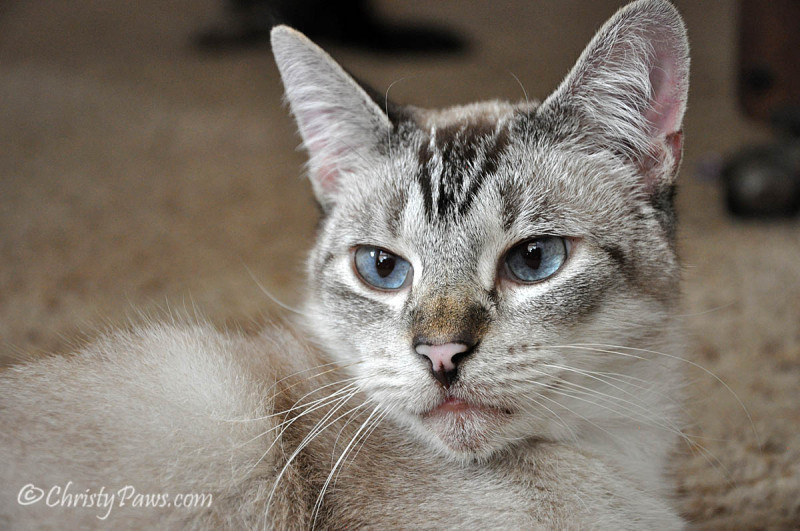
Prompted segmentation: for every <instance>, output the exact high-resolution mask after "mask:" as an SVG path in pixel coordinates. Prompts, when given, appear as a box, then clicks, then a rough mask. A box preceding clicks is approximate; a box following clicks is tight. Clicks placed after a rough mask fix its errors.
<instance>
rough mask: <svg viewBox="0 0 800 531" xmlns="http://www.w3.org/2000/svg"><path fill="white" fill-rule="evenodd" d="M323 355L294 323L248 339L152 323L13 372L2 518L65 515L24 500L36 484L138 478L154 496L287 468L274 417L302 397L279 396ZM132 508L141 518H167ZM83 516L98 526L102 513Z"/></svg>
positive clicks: (4, 409)
mask: <svg viewBox="0 0 800 531" xmlns="http://www.w3.org/2000/svg"><path fill="white" fill-rule="evenodd" d="M312 355H313V353H312V351H311V350H309V349H308V348H307V347H305V346H304V345H303V342H302V341H301V340H300V339H299V338H298V337H297V336H296V334H295V333H294V332H292V331H291V330H290V329H288V328H286V327H278V326H271V327H267V328H266V329H265V330H264V331H263V332H262V333H261V334H259V335H246V334H243V333H239V332H233V331H220V330H217V329H215V328H214V327H213V326H211V325H209V324H205V323H191V324H151V325H147V326H140V327H131V328H129V329H127V330H124V331H116V332H113V333H110V334H107V335H104V336H101V337H100V338H98V339H96V340H94V341H92V342H91V343H90V344H88V345H87V346H85V347H84V348H81V349H78V350H77V351H76V353H74V354H71V355H67V356H51V357H47V358H44V359H40V360H37V361H36V362H32V363H24V364H21V365H18V366H14V367H11V368H9V369H7V370H5V371H3V372H2V373H0V423H1V424H2V426H3V429H2V430H0V459H1V460H2V461H3V462H4V463H6V464H7V466H4V467H3V470H2V471H0V479H2V481H0V500H2V501H0V515H4V514H5V515H7V516H13V515H14V514H16V513H17V512H20V511H26V518H30V517H31V516H32V513H31V512H32V511H34V512H36V511H38V512H41V514H40V515H39V516H37V517H36V520H37V521H48V519H55V520H54V522H55V521H57V519H58V518H59V517H61V514H60V513H61V509H62V508H60V507H48V506H45V505H44V504H37V505H36V506H30V507H23V506H21V505H18V504H16V503H12V500H16V499H17V496H18V493H19V492H20V489H22V488H23V487H24V486H25V485H27V484H31V485H34V486H36V488H41V489H45V491H46V492H49V490H48V489H52V488H60V489H63V488H65V486H67V485H69V486H70V489H71V490H72V492H97V491H98V490H99V489H101V488H104V489H105V491H106V492H119V489H123V488H125V487H126V486H129V485H130V486H133V487H135V489H136V491H137V492H141V493H151V494H152V493H162V492H175V491H176V489H180V491H179V492H187V493H195V492H197V493H215V494H217V495H218V494H219V493H221V492H230V491H231V489H240V488H242V484H241V482H242V481H243V478H248V477H252V475H253V474H254V473H255V475H256V476H258V474H259V472H258V469H271V468H273V467H275V466H277V463H276V462H274V460H275V459H277V458H278V456H277V454H276V453H275V452H267V451H266V450H267V449H268V448H271V446H272V444H273V443H274V442H275V441H276V439H277V435H276V432H275V430H274V429H273V428H274V427H275V425H276V422H277V421H276V420H275V419H274V416H273V413H274V411H275V410H276V408H277V407H281V408H285V407H286V406H285V405H284V404H282V401H286V400H289V399H291V397H289V398H286V397H280V398H275V396H276V395H278V394H280V392H279V391H280V390H282V382H283V381H285V379H286V377H287V376H290V375H292V374H295V373H300V372H302V371H303V370H304V369H303V368H304V367H307V366H308V365H309V364H311V363H314V362H313V360H312ZM248 441H252V443H251V444H247V442H248ZM5 502H8V505H6V503H5ZM3 505H6V506H5V507H3ZM215 507H216V508H221V507H225V505H224V503H223V502H222V501H221V500H219V502H215ZM117 509H118V508H117ZM127 510H130V511H131V513H130V514H129V515H128V516H129V517H131V518H133V519H134V520H135V519H136V518H148V519H153V520H155V521H158V519H159V518H160V516H159V511H155V512H148V511H139V512H138V513H137V512H136V511H135V510H134V509H133V508H129V509H127ZM115 512H119V510H116V509H115ZM65 514H66V513H65ZM73 516H74V515H73ZM78 516H80V517H82V516H86V518H88V520H87V522H90V523H94V524H96V522H93V519H94V518H95V514H94V512H93V511H90V510H87V511H80V514H79V515H78ZM163 516H165V517H169V518H173V517H176V516H181V515H175V514H172V513H169V512H168V511H165V512H164V515H163ZM182 516H183V517H188V516H189V515H188V514H186V513H183V515H182ZM148 521H150V520H148Z"/></svg>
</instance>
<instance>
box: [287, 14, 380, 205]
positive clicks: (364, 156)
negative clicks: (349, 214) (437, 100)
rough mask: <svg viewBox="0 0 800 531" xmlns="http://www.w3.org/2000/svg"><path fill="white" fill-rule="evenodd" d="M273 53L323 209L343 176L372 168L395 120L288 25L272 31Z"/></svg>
mask: <svg viewBox="0 0 800 531" xmlns="http://www.w3.org/2000/svg"><path fill="white" fill-rule="evenodd" d="M272 52H273V54H274V55H275V61H276V63H277V64H278V70H279V71H280V74H281V78H282V80H283V85H284V87H285V88H286V99H287V100H289V105H290V106H291V109H292V114H294V117H295V120H296V121H297V125H298V127H299V129H300V135H301V136H302V137H303V146H304V147H305V148H306V149H307V150H308V154H309V161H308V165H309V176H310V178H311V183H312V186H313V188H314V193H315V194H316V196H317V199H318V200H319V202H320V204H321V205H322V207H323V209H326V210H327V209H328V208H329V207H330V206H331V205H332V204H333V203H334V202H335V199H336V194H337V192H338V190H339V188H340V184H341V181H342V179H345V178H347V177H348V175H350V174H353V173H356V172H358V171H359V170H360V169H368V168H369V167H370V163H372V164H373V167H374V158H375V157H376V156H378V151H377V149H378V145H379V143H380V142H381V141H384V140H385V139H386V138H387V136H388V133H389V131H390V130H391V127H392V124H391V122H390V120H389V118H388V116H387V114H386V113H385V112H383V111H382V110H381V108H380V107H379V106H378V105H377V104H376V103H375V101H374V100H373V99H372V98H371V97H370V96H369V95H368V94H367V93H366V91H365V90H364V89H363V88H362V87H361V86H360V85H359V84H358V83H356V81H355V80H354V79H353V78H352V77H351V76H350V75H348V74H347V73H346V72H345V71H344V69H342V67H341V66H339V64H338V63H336V61H334V60H333V59H332V58H331V57H330V56H329V55H328V54H327V53H325V52H324V51H323V50H322V49H321V48H320V47H319V46H317V45H316V44H314V43H313V42H311V41H310V40H309V39H308V38H307V37H306V36H305V35H303V34H302V33H300V32H298V31H295V30H293V29H292V28H289V27H287V26H276V27H275V28H273V30H272Z"/></svg>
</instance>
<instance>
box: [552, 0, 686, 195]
mask: <svg viewBox="0 0 800 531" xmlns="http://www.w3.org/2000/svg"><path fill="white" fill-rule="evenodd" d="M688 87H689V45H688V41H687V38H686V29H685V27H684V25H683V21H682V20H681V17H680V14H679V13H678V11H677V10H676V9H675V7H674V6H673V5H672V4H671V3H669V2H667V1H666V0H640V1H637V2H633V3H631V4H629V5H627V6H625V7H623V8H622V9H620V10H619V11H618V12H617V13H616V14H615V15H614V16H613V17H612V18H611V19H610V20H609V21H608V22H607V23H606V24H605V25H604V26H603V27H602V28H601V29H600V31H598V32H597V35H595V37H594V38H593V39H592V41H591V42H590V43H589V45H588V46H587V48H586V50H584V52H583V54H582V55H581V57H580V59H579V60H578V63H577V64H576V65H575V67H574V68H573V69H572V71H571V72H570V73H569V75H568V76H567V77H566V79H565V80H564V81H563V82H562V84H561V86H560V87H559V88H558V90H556V92H555V93H553V95H551V96H550V98H548V99H547V100H546V101H545V103H544V104H543V108H547V107H548V106H552V107H559V108H569V109H571V110H573V111H577V112H578V114H579V117H580V121H581V125H582V132H583V133H585V134H586V135H587V136H586V140H587V142H589V143H590V144H591V143H592V142H594V144H595V145H599V146H603V147H609V148H610V149H612V150H614V151H615V152H617V153H620V154H621V155H623V156H624V157H626V158H627V159H629V160H631V161H633V162H634V163H635V164H636V165H637V167H638V169H639V171H640V173H641V175H642V177H643V179H644V185H645V187H646V189H647V190H648V191H651V192H652V191H653V190H654V189H656V188H659V187H660V186H662V185H664V184H671V182H672V180H673V179H674V177H675V175H676V173H677V169H678V166H679V163H680V159H681V153H682V132H681V127H682V126H681V124H682V121H683V114H684V111H685V110H686V99H687V94H688Z"/></svg>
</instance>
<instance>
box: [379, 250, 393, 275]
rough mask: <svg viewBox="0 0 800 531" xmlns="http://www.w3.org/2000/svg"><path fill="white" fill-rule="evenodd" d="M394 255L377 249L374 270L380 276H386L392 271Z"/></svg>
mask: <svg viewBox="0 0 800 531" xmlns="http://www.w3.org/2000/svg"><path fill="white" fill-rule="evenodd" d="M394 264H395V257H394V255H391V254H389V253H387V252H386V251H378V253H377V254H376V256H375V271H377V272H378V275H380V277H381V278H386V277H388V276H389V275H391V274H392V271H394Z"/></svg>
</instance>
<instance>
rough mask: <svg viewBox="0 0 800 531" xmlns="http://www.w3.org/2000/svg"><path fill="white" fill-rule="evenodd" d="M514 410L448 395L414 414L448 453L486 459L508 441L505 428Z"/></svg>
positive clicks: (449, 454) (462, 459) (464, 458)
mask: <svg viewBox="0 0 800 531" xmlns="http://www.w3.org/2000/svg"><path fill="white" fill-rule="evenodd" d="M512 416H513V414H512V413H511V412H510V411H508V410H504V409H498V408H493V407H487V406H480V405H473V404H469V403H467V402H464V401H462V400H458V399H452V398H451V399H447V400H445V401H444V402H443V403H442V404H440V405H438V406H437V407H435V408H433V409H432V410H430V411H428V412H426V413H423V414H422V415H419V416H418V417H417V418H418V420H419V422H420V423H421V424H422V427H423V429H424V430H425V431H426V432H427V433H428V434H429V435H431V436H432V438H433V439H434V440H435V441H436V442H437V443H438V444H437V446H439V447H440V449H441V450H443V453H445V454H446V455H447V456H448V457H451V458H455V459H456V460H459V461H475V460H485V459H488V458H489V457H491V456H492V455H493V454H494V453H496V452H497V451H498V450H500V449H502V448H503V447H504V446H506V445H507V443H508V439H507V437H505V436H504V435H503V433H504V432H505V431H506V430H505V429H504V428H506V427H507V425H508V424H509V423H510V422H511V419H512Z"/></svg>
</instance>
